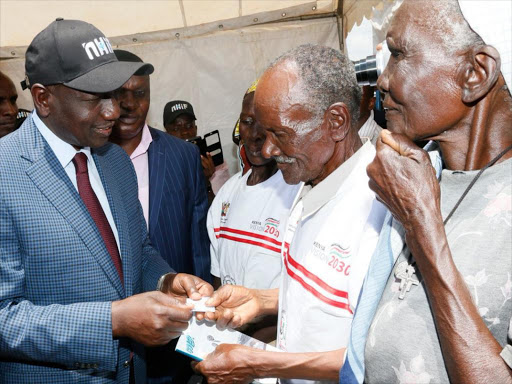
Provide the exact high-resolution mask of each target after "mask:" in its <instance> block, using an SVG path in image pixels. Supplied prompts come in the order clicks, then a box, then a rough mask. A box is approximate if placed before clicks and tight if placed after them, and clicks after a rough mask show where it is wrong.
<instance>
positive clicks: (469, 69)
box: [460, 45, 501, 104]
mask: <svg viewBox="0 0 512 384" xmlns="http://www.w3.org/2000/svg"><path fill="white" fill-rule="evenodd" d="M500 68H501V58H500V54H499V53H498V51H497V50H496V49H495V48H494V47H491V46H490V45H482V46H477V47H472V48H471V49H470V50H469V51H468V53H467V55H466V61H465V62H464V65H462V66H461V73H460V75H461V86H462V101H463V102H464V103H468V104H470V103H473V102H475V101H477V100H479V99H481V98H482V97H484V96H485V95H486V94H488V93H489V91H490V90H491V89H492V87H494V85H495V84H496V81H497V80H498V78H499V76H500Z"/></svg>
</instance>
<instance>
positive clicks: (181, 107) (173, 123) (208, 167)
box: [164, 100, 229, 201]
mask: <svg viewBox="0 0 512 384" xmlns="http://www.w3.org/2000/svg"><path fill="white" fill-rule="evenodd" d="M164 127H165V130H166V131H167V133H169V134H171V135H173V136H175V137H178V138H180V139H183V140H189V139H192V138H194V137H196V136H197V126H196V115H195V114H194V108H193V107H192V104H190V103H189V102H188V101H183V100H174V101H169V102H168V103H167V104H166V105H165V107H164ZM201 163H202V165H203V172H204V177H205V179H206V184H207V187H208V194H209V196H208V197H209V199H210V201H211V200H213V197H214V196H215V195H216V194H217V192H218V191H219V189H220V187H222V186H223V185H224V183H225V182H226V181H228V179H229V169H228V165H227V164H226V163H225V162H224V163H222V164H221V165H218V166H217V167H216V166H215V164H213V159H212V156H211V155H210V154H209V153H208V154H207V155H206V156H203V155H201Z"/></svg>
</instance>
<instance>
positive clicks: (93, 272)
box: [0, 117, 170, 383]
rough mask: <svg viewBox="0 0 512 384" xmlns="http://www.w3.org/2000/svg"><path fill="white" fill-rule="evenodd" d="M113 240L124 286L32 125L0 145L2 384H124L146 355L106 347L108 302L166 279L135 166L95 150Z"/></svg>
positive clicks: (122, 346) (129, 346)
mask: <svg viewBox="0 0 512 384" xmlns="http://www.w3.org/2000/svg"><path fill="white" fill-rule="evenodd" d="M92 153H93V158H94V161H95V162H96V166H97V168H98V172H99V175H100V177H101V180H102V183H103V186H104V188H105V192H106V195H107V198H108V202H109V204H110V207H111V210H112V215H113V217H114V221H115V223H116V226H117V230H118V233H119V242H120V249H121V257H122V262H123V271H124V279H125V281H124V285H123V284H122V283H121V281H120V279H119V275H118V274H117V272H116V269H115V267H114V264H113V263H112V260H111V258H110V255H109V254H108V252H107V249H106V247H105V244H104V243H103V241H102V239H101V236H100V233H99V231H98V229H97V227H96V226H95V224H94V222H93V220H92V218H91V216H90V214H89V212H88V211H87V208H86V207H85V205H84V204H83V202H82V200H81V199H80V196H79V194H78V192H77V191H76V189H75V187H74V186H73V184H72V183H71V180H70V179H69V177H68V176H67V174H66V173H65V171H64V169H63V168H62V166H61V165H60V163H59V162H58V160H57V158H56V156H55V154H54V153H53V151H52V150H51V148H50V147H49V145H48V144H47V143H46V141H45V140H44V139H43V137H42V136H41V134H40V133H39V131H38V130H37V128H36V126H35V124H34V122H33V120H32V118H30V117H29V118H28V119H27V120H26V121H25V122H24V123H23V125H22V126H21V128H19V129H18V130H17V131H15V132H14V133H13V134H11V135H9V136H6V137H4V138H3V139H2V140H0V382H1V383H4V382H5V383H72V382H80V383H81V382H87V383H100V382H101V383H111V382H119V383H122V382H124V383H127V382H128V377H129V369H128V368H127V367H125V366H124V364H123V363H124V362H125V361H126V360H128V359H129V354H130V350H132V351H133V352H134V353H135V357H134V361H135V375H136V379H137V382H143V381H144V379H145V364H144V348H143V347H142V346H141V345H139V344H137V343H135V342H133V341H130V340H127V339H120V340H113V339H112V324H111V302H112V301H114V300H119V299H122V298H125V297H127V296H130V295H133V294H136V293H139V292H142V291H145V290H151V289H154V288H155V286H156V282H157V280H158V277H159V276H160V275H162V274H163V273H166V272H168V271H169V270H170V268H169V266H168V265H167V264H166V263H165V262H164V261H163V260H162V258H161V257H160V256H159V254H158V252H157V251H156V250H155V249H154V248H153V247H152V246H151V245H150V242H149V238H148V236H147V230H146V224H145V221H144V218H143V215H142V208H141V206H140V203H139V200H138V194H137V182H136V176H135V171H134V169H133V166H132V163H131V161H130V159H129V158H128V156H127V155H126V154H125V152H124V151H123V150H122V149H121V148H119V147H117V146H115V145H113V144H106V145H105V146H103V147H101V148H99V149H97V150H93V151H92Z"/></svg>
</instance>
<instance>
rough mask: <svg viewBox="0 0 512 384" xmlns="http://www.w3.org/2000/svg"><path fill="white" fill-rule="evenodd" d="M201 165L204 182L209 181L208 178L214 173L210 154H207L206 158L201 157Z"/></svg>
mask: <svg viewBox="0 0 512 384" xmlns="http://www.w3.org/2000/svg"><path fill="white" fill-rule="evenodd" d="M201 165H202V166H203V173H204V177H205V178H206V180H210V177H212V176H213V174H214V173H215V164H214V163H213V157H212V155H210V153H207V154H206V156H203V155H201Z"/></svg>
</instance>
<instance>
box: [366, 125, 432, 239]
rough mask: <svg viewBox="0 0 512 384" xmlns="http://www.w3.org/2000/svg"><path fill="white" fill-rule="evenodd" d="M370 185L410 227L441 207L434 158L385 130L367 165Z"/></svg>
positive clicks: (403, 138) (397, 135) (396, 216)
mask: <svg viewBox="0 0 512 384" xmlns="http://www.w3.org/2000/svg"><path fill="white" fill-rule="evenodd" d="M366 171H367V173H368V176H369V178H370V181H369V186H370V188H371V189H372V190H373V191H374V192H375V193H376V195H377V197H378V199H379V200H380V201H382V202H383V203H384V204H385V205H386V206H387V207H388V209H389V210H390V211H391V213H392V214H393V216H394V217H395V218H396V219H397V220H398V221H400V222H401V223H402V225H403V226H404V228H405V229H406V230H407V229H408V228H410V227H411V226H414V225H416V224H417V223H418V222H421V221H422V219H423V217H424V215H425V213H428V212H436V211H439V207H440V205H439V202H440V189H439V182H438V180H437V178H436V173H435V170H434V168H433V167H432V165H431V163H430V158H429V156H428V154H427V152H425V151H424V150H422V149H421V148H419V147H417V146H416V145H415V144H414V143H413V142H412V141H411V140H409V139H408V138H407V137H405V136H403V135H400V134H394V133H391V132H389V131H388V130H383V131H382V132H381V135H380V137H379V139H378V140H377V154H376V155H375V159H374V160H373V161H372V162H371V163H370V164H369V165H368V167H367V168H366Z"/></svg>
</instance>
